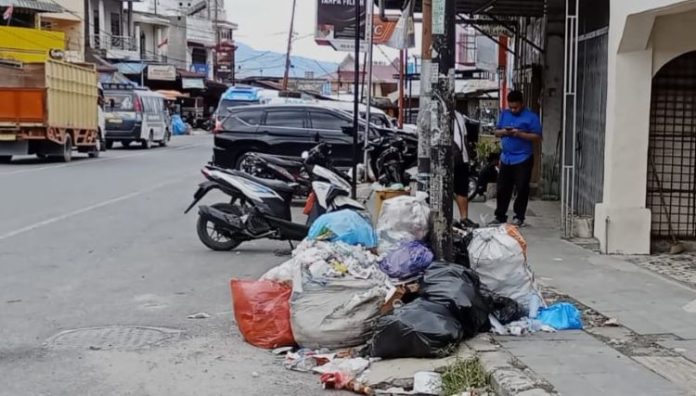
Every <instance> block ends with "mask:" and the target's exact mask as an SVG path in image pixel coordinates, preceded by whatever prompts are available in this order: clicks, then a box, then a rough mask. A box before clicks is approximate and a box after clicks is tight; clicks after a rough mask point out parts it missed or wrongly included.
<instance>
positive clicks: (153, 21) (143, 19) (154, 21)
mask: <svg viewBox="0 0 696 396" xmlns="http://www.w3.org/2000/svg"><path fill="white" fill-rule="evenodd" d="M133 22H135V23H141V24H147V25H158V26H169V25H170V24H171V22H169V20H168V19H167V18H162V17H159V16H155V15H148V14H143V13H140V12H137V11H136V12H134V13H133Z"/></svg>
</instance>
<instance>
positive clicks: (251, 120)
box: [222, 110, 263, 130]
mask: <svg viewBox="0 0 696 396" xmlns="http://www.w3.org/2000/svg"><path fill="white" fill-rule="evenodd" d="M262 114H263V112H262V111H261V110H247V111H236V112H232V114H229V116H228V117H227V119H226V120H225V121H223V123H222V125H223V128H224V129H226V130H230V129H236V128H244V127H250V126H255V125H259V124H260V123H261V115H262Z"/></svg>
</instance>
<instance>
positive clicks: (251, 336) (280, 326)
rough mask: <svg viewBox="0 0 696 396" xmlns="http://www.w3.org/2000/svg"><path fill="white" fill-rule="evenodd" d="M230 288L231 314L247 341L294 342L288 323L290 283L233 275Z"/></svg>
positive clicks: (265, 343)
mask: <svg viewBox="0 0 696 396" xmlns="http://www.w3.org/2000/svg"><path fill="white" fill-rule="evenodd" d="M230 288H231V289H232V306H233V308H234V318H235V320H236V321H237V326H239V331H240V332H241V333H242V336H243V337H244V339H245V340H246V341H247V342H248V343H250V344H252V345H254V346H257V347H260V348H268V349H270V348H278V347H282V346H292V345H295V339H294V337H293V335H292V329H291V327H290V294H291V293H292V288H291V287H290V286H288V285H286V284H283V283H278V282H273V281H264V280H260V281H248V280H237V279H232V281H230Z"/></svg>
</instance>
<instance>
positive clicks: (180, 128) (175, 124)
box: [172, 114, 188, 135]
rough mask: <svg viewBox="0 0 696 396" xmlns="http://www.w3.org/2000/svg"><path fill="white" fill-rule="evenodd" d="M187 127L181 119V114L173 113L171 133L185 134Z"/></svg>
mask: <svg viewBox="0 0 696 396" xmlns="http://www.w3.org/2000/svg"><path fill="white" fill-rule="evenodd" d="M187 129H188V127H187V126H186V123H184V121H183V120H182V119H181V116H180V115H178V114H174V115H173V116H172V133H173V134H174V135H185V134H186V130H187Z"/></svg>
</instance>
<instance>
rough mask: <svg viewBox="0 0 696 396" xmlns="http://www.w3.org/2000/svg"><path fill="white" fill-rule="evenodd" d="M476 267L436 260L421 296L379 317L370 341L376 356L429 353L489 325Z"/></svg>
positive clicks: (436, 352) (441, 351) (444, 349)
mask: <svg viewBox="0 0 696 396" xmlns="http://www.w3.org/2000/svg"><path fill="white" fill-rule="evenodd" d="M479 287H480V282H479V279H478V276H476V273H474V272H473V271H471V270H469V269H467V268H464V267H463V266H461V265H458V264H451V263H444V262H435V263H433V264H432V265H431V266H430V267H429V268H428V269H427V270H426V271H425V274H424V276H423V280H422V281H421V287H420V292H419V294H420V297H419V298H418V299H416V300H415V301H413V302H412V303H409V304H406V305H404V306H402V307H400V308H397V309H396V310H394V312H393V313H392V314H390V315H387V316H384V317H382V318H380V319H379V320H378V321H377V323H376V328H377V329H376V331H375V334H374V337H373V338H372V341H371V343H370V349H371V354H372V356H375V357H381V358H403V357H413V358H431V357H441V356H445V355H448V354H449V353H451V352H452V348H450V347H451V346H452V345H454V344H458V343H459V342H461V341H462V339H464V338H471V337H473V336H475V335H476V334H478V333H479V332H480V331H487V330H488V328H489V326H490V325H489V322H488V314H489V313H490V307H489V306H488V300H487V299H486V298H485V297H484V296H483V295H481V292H480V290H479Z"/></svg>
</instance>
